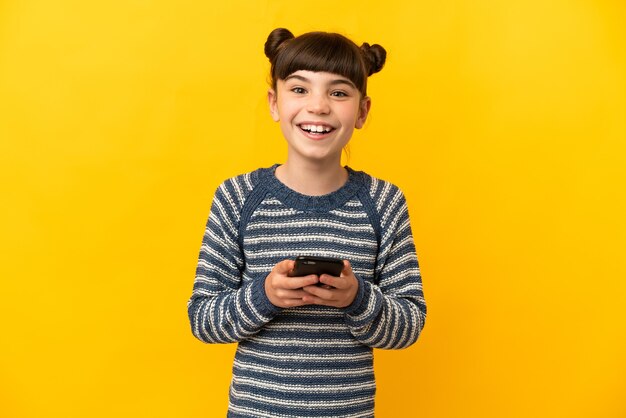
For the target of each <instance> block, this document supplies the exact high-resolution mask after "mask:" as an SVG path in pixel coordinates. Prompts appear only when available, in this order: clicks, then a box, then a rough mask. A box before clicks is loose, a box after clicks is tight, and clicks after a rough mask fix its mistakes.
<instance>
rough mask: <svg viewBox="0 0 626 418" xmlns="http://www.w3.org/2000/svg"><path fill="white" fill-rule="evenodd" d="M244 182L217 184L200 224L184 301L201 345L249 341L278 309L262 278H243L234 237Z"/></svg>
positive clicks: (240, 257) (239, 213)
mask: <svg viewBox="0 0 626 418" xmlns="http://www.w3.org/2000/svg"><path fill="white" fill-rule="evenodd" d="M245 184H246V182H245V181H244V180H243V179H242V178H234V179H230V180H227V181H225V182H224V183H222V185H220V187H219V188H218V189H217V191H216V193H215V196H214V198H213V203H212V205H211V212H210V214H209V219H208V221H207V224H206V229H205V232H204V237H203V240H202V246H201V248H200V255H199V257H198V265H197V268H196V277H195V281H194V286H193V293H192V295H191V298H190V299H189V302H188V303H187V310H188V315H189V322H190V324H191V331H192V333H193V335H194V336H195V337H196V338H198V339H199V340H201V341H203V342H205V343H230V342H239V341H243V340H245V339H247V338H250V337H251V336H253V335H255V334H256V333H257V332H259V330H260V329H261V328H262V327H263V326H264V325H265V324H267V323H268V322H269V321H270V320H271V319H272V318H273V317H274V315H275V314H276V313H277V312H278V310H279V308H277V307H275V306H274V305H272V304H271V303H270V301H269V299H268V298H267V295H266V294H265V287H264V280H246V281H244V280H243V270H244V257H243V254H242V253H241V249H240V246H239V241H238V236H239V219H240V216H241V208H242V206H243V201H244V199H245V194H246V191H245Z"/></svg>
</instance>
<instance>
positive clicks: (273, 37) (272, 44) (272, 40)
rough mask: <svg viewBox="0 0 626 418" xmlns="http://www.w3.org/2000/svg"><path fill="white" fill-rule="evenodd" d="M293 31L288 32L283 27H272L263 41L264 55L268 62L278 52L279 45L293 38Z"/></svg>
mask: <svg viewBox="0 0 626 418" xmlns="http://www.w3.org/2000/svg"><path fill="white" fill-rule="evenodd" d="M293 38H294V36H293V33H291V32H289V30H288V29H285V28H276V29H274V30H273V31H272V32H271V33H270V34H269V36H268V37H267V41H265V56H266V57H267V58H269V59H270V62H274V58H275V57H276V55H277V54H278V51H279V49H280V46H281V45H282V44H283V43H284V42H285V41H288V40H290V39H293Z"/></svg>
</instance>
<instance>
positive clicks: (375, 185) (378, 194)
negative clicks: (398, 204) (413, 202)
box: [355, 171, 405, 210]
mask: <svg viewBox="0 0 626 418" xmlns="http://www.w3.org/2000/svg"><path fill="white" fill-rule="evenodd" d="M355 173H356V174H357V175H358V176H359V177H360V178H361V181H362V182H363V183H364V187H366V188H367V190H368V194H369V196H370V197H371V198H372V200H373V201H374V202H375V203H376V206H377V207H378V209H379V210H380V209H381V208H384V207H386V206H388V205H389V204H391V203H393V202H394V201H404V200H405V197H404V193H403V192H402V190H401V189H400V187H398V186H397V185H396V184H394V183H392V182H390V181H387V180H383V179H381V178H378V177H375V176H372V175H370V174H368V173H366V172H364V171H356V172H355Z"/></svg>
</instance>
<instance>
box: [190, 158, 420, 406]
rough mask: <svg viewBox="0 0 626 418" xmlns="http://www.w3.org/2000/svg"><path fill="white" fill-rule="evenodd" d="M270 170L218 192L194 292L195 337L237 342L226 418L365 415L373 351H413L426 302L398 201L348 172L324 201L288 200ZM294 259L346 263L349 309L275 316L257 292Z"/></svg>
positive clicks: (393, 190) (383, 187)
mask: <svg viewBox="0 0 626 418" xmlns="http://www.w3.org/2000/svg"><path fill="white" fill-rule="evenodd" d="M276 167H277V166H276V165H275V166H273V167H270V168H264V169H259V170H256V171H254V172H251V173H248V174H244V175H240V176H237V177H234V178H232V179H229V180H227V181H225V182H224V183H222V184H221V185H220V186H219V188H218V189H217V191H216V193H215V196H214V199H213V204H212V207H211V212H210V215H209V219H208V222H207V226H206V230H205V234H204V239H203V241H202V247H201V250H200V256H199V260H198V266H197V270H196V278H195V282H194V287H193V293H192V296H191V298H190V300H189V303H188V313H189V320H190V323H191V329H192V332H193V334H194V335H195V336H196V337H197V338H198V339H200V340H201V341H203V342H206V343H231V342H237V343H238V347H237V352H236V355H235V360H234V365H233V378H232V382H231V386H230V398H229V400H230V402H229V408H228V416H229V417H300V418H302V417H316V418H320V417H333V418H336V417H371V416H373V415H374V393H375V389H376V387H375V382H374V369H373V353H372V349H373V348H387V349H397V348H404V347H407V346H409V345H411V344H412V343H414V342H415V341H416V340H417V338H418V336H419V334H420V332H421V330H422V327H423V326H424V320H425V318H426V305H425V302H424V295H423V292H422V282H421V276H420V270H419V265H418V262H417V257H416V254H415V246H414V243H413V236H412V234H411V226H410V223H409V216H408V211H407V206H406V200H405V198H404V195H403V194H402V192H401V191H400V189H398V188H397V187H396V186H394V185H392V184H390V183H388V182H385V181H382V180H378V179H376V178H373V177H371V176H369V175H367V174H365V173H363V172H358V171H354V170H352V169H350V168H348V173H349V177H348V181H347V182H346V184H345V185H344V186H343V187H341V188H340V189H339V190H337V191H335V192H333V193H330V194H327V195H324V196H306V195H302V194H300V193H298V192H295V191H293V190H291V189H289V188H288V187H286V186H285V185H284V184H283V183H281V182H280V181H279V180H278V179H277V178H276V176H275V169H276ZM298 255H317V256H327V257H339V258H342V259H347V260H349V261H350V263H351V265H352V268H353V271H354V274H355V276H356V277H357V279H358V281H359V290H358V293H357V296H356V298H355V300H354V302H353V303H352V304H351V305H350V306H348V307H347V308H343V309H338V308H331V307H326V306H317V305H308V306H303V307H297V308H290V309H282V308H278V307H276V306H274V305H273V304H272V303H270V301H269V299H268V298H267V295H266V294H265V290H264V289H265V288H264V282H265V278H266V276H267V275H268V274H269V272H270V271H271V269H272V268H273V267H274V265H275V264H276V263H278V262H279V261H282V260H284V259H287V258H295V257H296V256H298Z"/></svg>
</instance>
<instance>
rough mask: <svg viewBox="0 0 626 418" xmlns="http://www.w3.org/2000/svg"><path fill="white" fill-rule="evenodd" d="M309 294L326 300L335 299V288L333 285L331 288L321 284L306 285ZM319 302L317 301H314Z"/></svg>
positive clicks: (305, 289) (305, 288)
mask: <svg viewBox="0 0 626 418" xmlns="http://www.w3.org/2000/svg"><path fill="white" fill-rule="evenodd" d="M303 290H304V291H306V292H307V293H308V294H309V295H312V296H315V297H317V298H319V299H323V300H325V301H330V300H334V299H335V297H334V296H335V295H334V289H333V288H332V287H331V288H330V289H326V288H324V287H321V286H306V287H304V288H303ZM314 303H317V302H314Z"/></svg>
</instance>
